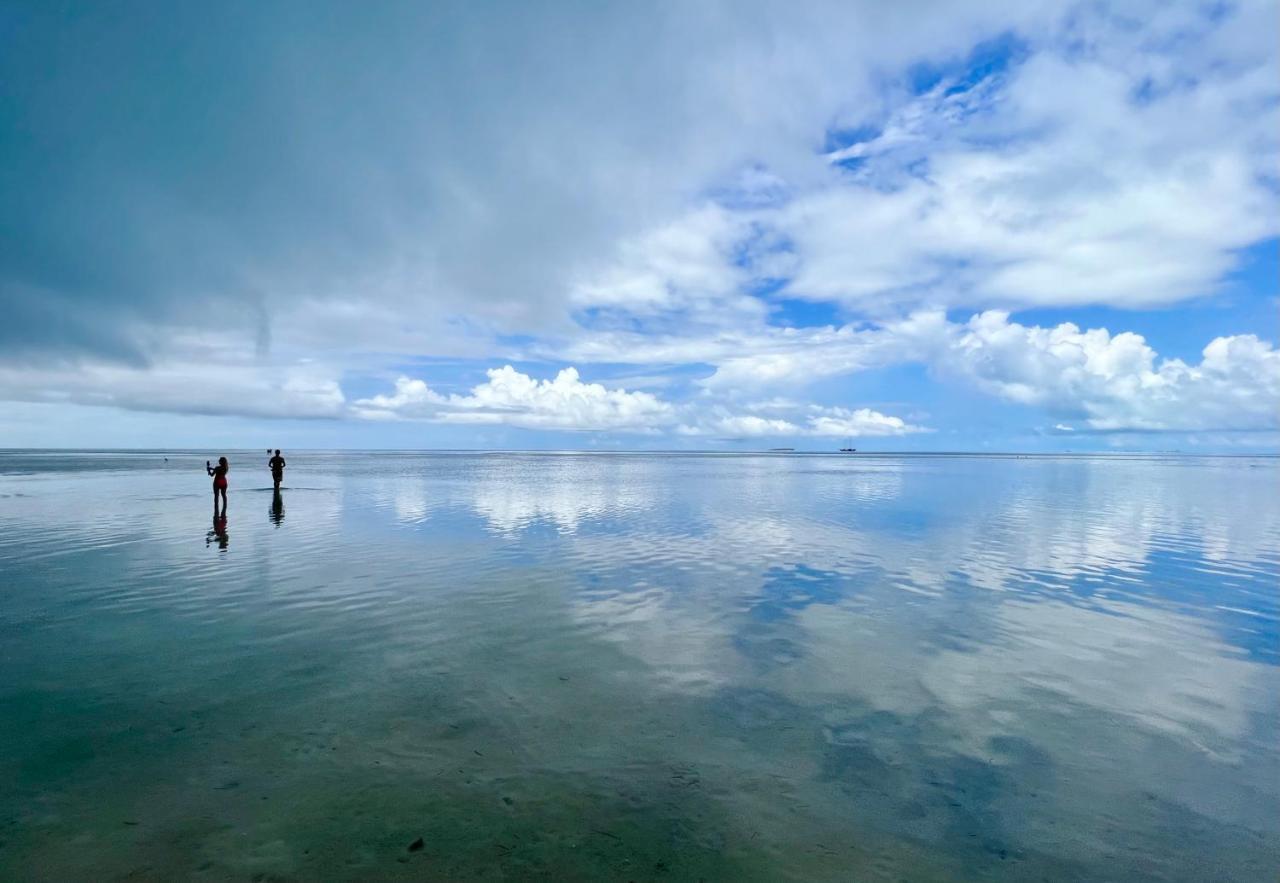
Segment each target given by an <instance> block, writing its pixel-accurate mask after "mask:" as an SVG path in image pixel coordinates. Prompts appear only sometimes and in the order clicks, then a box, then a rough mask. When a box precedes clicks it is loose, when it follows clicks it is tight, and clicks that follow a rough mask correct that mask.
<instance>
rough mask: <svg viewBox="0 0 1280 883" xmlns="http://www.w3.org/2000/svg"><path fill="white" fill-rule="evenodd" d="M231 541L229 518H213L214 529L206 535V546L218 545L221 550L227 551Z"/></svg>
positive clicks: (216, 516) (223, 516) (222, 516)
mask: <svg viewBox="0 0 1280 883" xmlns="http://www.w3.org/2000/svg"><path fill="white" fill-rule="evenodd" d="M230 539H231V537H230V535H229V534H228V533H227V516H226V515H215V516H213V528H212V529H211V530H210V531H209V532H208V533H207V534H205V537H204V544H205V545H206V546H208V545H212V544H214V543H216V544H217V545H218V548H219V549H224V550H225V549H226V548H227V543H228V542H229V541H230Z"/></svg>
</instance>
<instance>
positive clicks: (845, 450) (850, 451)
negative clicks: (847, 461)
mask: <svg viewBox="0 0 1280 883" xmlns="http://www.w3.org/2000/svg"><path fill="white" fill-rule="evenodd" d="M857 451H858V449H857V448H841V449H840V453H842V454H854V453H857Z"/></svg>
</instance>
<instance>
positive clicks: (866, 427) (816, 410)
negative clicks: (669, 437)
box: [677, 405, 930, 438]
mask: <svg viewBox="0 0 1280 883" xmlns="http://www.w3.org/2000/svg"><path fill="white" fill-rule="evenodd" d="M748 408H749V409H750V410H756V409H757V406H748ZM786 410H798V409H796V408H786ZM804 410H806V411H807V412H808V414H807V415H802V416H799V417H792V418H791V419H786V418H782V417H761V416H759V415H757V414H733V413H730V412H728V411H727V410H726V409H725V408H723V407H715V408H711V409H707V410H705V411H703V412H702V413H699V414H698V416H697V422H695V423H685V424H681V425H680V426H679V427H678V428H677V431H678V432H679V433H680V434H681V435H704V436H705V435H712V436H720V437H726V438H763V437H768V436H781V437H795V438H801V437H811V438H863V437H869V436H880V437H884V436H897V435H911V434H913V433H919V432H929V431H930V430H929V429H927V428H925V427H923V426H915V425H912V424H910V423H907V422H906V421H905V420H903V419H902V418H901V417H892V416H890V415H888V414H881V413H880V412H879V411H873V410H872V409H870V408H858V409H857V410H849V409H848V408H824V407H820V406H817V405H810V406H807V407H806V408H804Z"/></svg>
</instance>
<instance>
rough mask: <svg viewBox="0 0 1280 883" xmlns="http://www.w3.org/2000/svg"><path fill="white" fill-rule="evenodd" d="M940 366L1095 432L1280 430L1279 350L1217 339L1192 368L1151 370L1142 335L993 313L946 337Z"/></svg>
mask: <svg viewBox="0 0 1280 883" xmlns="http://www.w3.org/2000/svg"><path fill="white" fill-rule="evenodd" d="M949 338H950V339H949V341H948V344H947V348H946V350H945V352H944V354H943V355H942V356H941V361H942V363H943V364H944V365H945V366H946V368H945V370H948V371H950V372H952V373H954V374H956V375H959V376H961V377H963V378H965V379H967V380H969V381H970V382H972V383H973V384H975V385H976V386H977V387H978V388H979V389H982V390H984V391H986V392H989V393H992V394H994V395H997V396H999V397H1001V398H1003V399H1007V400H1009V401H1013V402H1018V403H1020V404H1026V405H1036V406H1039V407H1042V408H1045V409H1046V410H1047V411H1049V412H1050V413H1052V414H1058V415H1062V416H1067V417H1079V418H1083V419H1084V421H1085V423H1086V424H1087V426H1088V427H1090V428H1091V429H1094V430H1099V431H1119V430H1132V431H1172V430H1183V431H1200V430H1208V429H1220V430H1270V429H1276V428H1277V427H1278V426H1280V350H1276V349H1275V348H1274V347H1273V346H1272V345H1271V344H1270V343H1265V342H1263V341H1261V340H1259V339H1258V338H1257V337H1255V336H1254V335H1252V334H1245V335H1237V336H1233V337H1218V338H1215V339H1214V340H1212V341H1211V342H1210V343H1209V344H1208V345H1207V346H1206V347H1205V348H1204V351H1203V355H1202V358H1201V361H1200V363H1199V364H1198V365H1188V364H1187V363H1185V362H1183V361H1182V360H1181V359H1164V360H1162V361H1159V362H1158V363H1157V355H1156V352H1155V351H1154V350H1153V349H1151V347H1150V346H1148V345H1147V343H1146V341H1145V340H1144V339H1143V338H1142V336H1141V335H1138V334H1133V333H1132V332H1123V333H1120V334H1115V335H1112V334H1111V333H1109V332H1108V331H1107V330H1106V329H1105V328H1096V329H1091V330H1088V331H1081V330H1080V329H1079V328H1077V327H1076V326H1075V325H1073V324H1071V323H1069V322H1066V323H1063V324H1061V325H1058V326H1055V327H1053V328H1040V327H1037V326H1025V325H1019V324H1018V323H1016V322H1010V321H1009V317H1008V315H1007V314H1005V313H1002V312H998V311H991V312H987V313H983V314H980V315H977V316H974V317H973V318H972V319H970V320H969V322H968V323H966V324H965V325H964V326H962V327H955V328H953V329H952V330H951V334H950V336H949Z"/></svg>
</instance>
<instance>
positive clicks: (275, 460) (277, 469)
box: [267, 449, 285, 493]
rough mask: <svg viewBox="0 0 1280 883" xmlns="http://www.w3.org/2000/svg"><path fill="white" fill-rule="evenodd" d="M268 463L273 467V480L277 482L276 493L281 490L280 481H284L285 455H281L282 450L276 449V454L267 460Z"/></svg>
mask: <svg viewBox="0 0 1280 883" xmlns="http://www.w3.org/2000/svg"><path fill="white" fill-rule="evenodd" d="M267 465H268V466H270V467H271V480H272V481H274V482H275V483H276V493H279V492H280V482H282V481H284V466H285V463H284V457H281V456H280V450H279V449H276V455H275V456H274V457H272V458H271V459H270V460H268V461H267Z"/></svg>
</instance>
